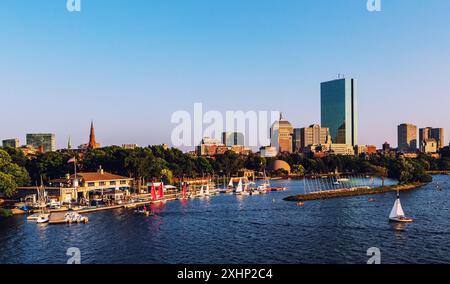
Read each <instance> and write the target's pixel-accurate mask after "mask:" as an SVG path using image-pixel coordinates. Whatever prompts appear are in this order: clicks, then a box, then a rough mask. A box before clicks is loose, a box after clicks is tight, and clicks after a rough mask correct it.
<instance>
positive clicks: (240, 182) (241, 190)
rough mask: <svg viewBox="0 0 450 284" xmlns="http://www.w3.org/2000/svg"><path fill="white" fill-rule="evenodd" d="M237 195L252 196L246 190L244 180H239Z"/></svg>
mask: <svg viewBox="0 0 450 284" xmlns="http://www.w3.org/2000/svg"><path fill="white" fill-rule="evenodd" d="M235 194H236V195H250V193H249V192H248V191H247V190H244V185H243V183H242V179H240V180H239V183H238V185H237V187H236V190H235Z"/></svg>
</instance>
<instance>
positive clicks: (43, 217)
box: [36, 214, 49, 224]
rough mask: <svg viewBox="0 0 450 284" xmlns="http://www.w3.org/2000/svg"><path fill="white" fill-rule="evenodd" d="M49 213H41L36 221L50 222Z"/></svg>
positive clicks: (41, 222) (39, 222)
mask: <svg viewBox="0 0 450 284" xmlns="http://www.w3.org/2000/svg"><path fill="white" fill-rule="evenodd" d="M48 218H49V215H48V214H39V217H38V218H37V219H36V223H38V224H43V223H47V222H48Z"/></svg>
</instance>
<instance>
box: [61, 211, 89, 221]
mask: <svg viewBox="0 0 450 284" xmlns="http://www.w3.org/2000/svg"><path fill="white" fill-rule="evenodd" d="M64 221H66V223H87V222H89V219H88V217H87V216H83V215H81V214H78V213H77V212H68V213H66V215H65V216H64Z"/></svg>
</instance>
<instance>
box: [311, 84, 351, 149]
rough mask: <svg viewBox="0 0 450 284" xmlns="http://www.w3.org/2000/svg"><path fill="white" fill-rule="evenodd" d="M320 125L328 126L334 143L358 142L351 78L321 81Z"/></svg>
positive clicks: (349, 143) (348, 143)
mask: <svg viewBox="0 0 450 284" xmlns="http://www.w3.org/2000/svg"><path fill="white" fill-rule="evenodd" d="M320 93H321V125H322V127H325V128H328V129H329V132H330V135H331V140H332V141H333V143H336V144H347V145H352V146H355V145H357V144H358V118H357V87H356V80H355V79H353V78H348V79H347V78H342V79H337V80H333V81H328V82H323V83H321V86H320Z"/></svg>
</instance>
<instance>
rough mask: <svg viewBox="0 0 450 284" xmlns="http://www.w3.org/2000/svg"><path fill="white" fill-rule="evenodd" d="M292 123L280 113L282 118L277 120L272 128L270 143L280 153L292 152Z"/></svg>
mask: <svg viewBox="0 0 450 284" xmlns="http://www.w3.org/2000/svg"><path fill="white" fill-rule="evenodd" d="M293 132H294V128H293V127H292V124H291V123H290V122H289V121H287V120H285V119H284V118H283V115H281V114H280V120H277V121H275V122H274V123H273V124H272V127H271V128H270V145H271V146H272V147H275V149H276V150H277V151H278V153H282V152H288V153H292V134H293Z"/></svg>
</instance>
